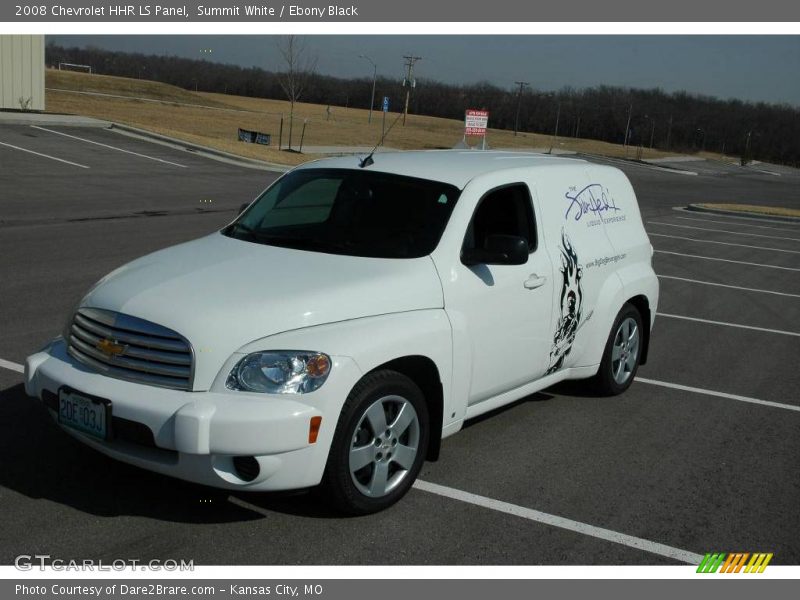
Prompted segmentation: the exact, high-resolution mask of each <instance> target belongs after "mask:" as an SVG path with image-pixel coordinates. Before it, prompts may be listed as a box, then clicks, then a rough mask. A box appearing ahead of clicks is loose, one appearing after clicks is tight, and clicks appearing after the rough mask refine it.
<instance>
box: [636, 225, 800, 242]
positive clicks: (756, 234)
mask: <svg viewBox="0 0 800 600" xmlns="http://www.w3.org/2000/svg"><path fill="white" fill-rule="evenodd" d="M647 223H648V225H662V226H664V227H680V228H681V229H699V230H700V231H716V232H717V233H730V234H731V235H747V236H750V237H760V238H768V239H771V240H790V241H792V242H800V238H794V237H782V236H778V235H766V234H764V233H750V232H749V231H730V230H729V229H714V228H711V227H697V226H696V225H680V224H678V223H662V222H660V221H648V222H647Z"/></svg>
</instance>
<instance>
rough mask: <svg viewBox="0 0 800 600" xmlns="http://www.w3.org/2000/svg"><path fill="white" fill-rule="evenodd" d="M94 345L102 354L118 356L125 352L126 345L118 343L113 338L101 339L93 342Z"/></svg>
mask: <svg viewBox="0 0 800 600" xmlns="http://www.w3.org/2000/svg"><path fill="white" fill-rule="evenodd" d="M95 347H96V348H97V349H98V350H100V352H102V353H103V354H106V355H108V356H109V357H111V356H120V355H121V354H122V353H123V352H125V348H126V346H124V345H122V344H118V343H117V342H115V341H114V340H107V339H102V340H100V341H98V342H97V343H96V344H95Z"/></svg>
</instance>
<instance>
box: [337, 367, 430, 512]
mask: <svg viewBox="0 0 800 600" xmlns="http://www.w3.org/2000/svg"><path fill="white" fill-rule="evenodd" d="M428 435H429V427H428V407H427V405H426V403H425V398H424V396H423V394H422V391H421V390H420V389H419V387H418V386H417V385H416V384H415V383H414V382H413V381H412V380H411V379H409V378H408V377H406V376H405V375H402V374H401V373H397V372H395V371H389V370H386V371H376V372H374V373H370V374H369V375H367V376H366V377H364V379H362V380H361V381H360V382H359V383H358V384H356V386H355V387H354V388H353V391H352V392H350V395H349V396H348V398H347V401H346V402H345V404H344V406H343V407H342V413H341V416H340V418H339V422H338V424H337V426H336V432H335V433H334V437H333V443H332V445H331V450H330V454H329V456H328V463H327V465H326V467H325V474H324V475H323V480H322V482H323V485H322V487H323V490H324V491H325V492H327V495H328V497H329V498H330V500H331V501H332V502H333V504H334V506H335V507H336V508H337V509H338V510H340V511H341V512H344V513H347V514H351V515H359V514H369V513H373V512H377V511H379V510H383V509H384V508H388V507H389V506H391V505H392V504H394V503H395V502H397V501H398V500H400V498H402V497H403V496H404V495H405V494H406V492H407V491H408V490H409V489H410V488H411V485H412V484H413V483H414V480H415V479H416V478H417V475H418V474H419V471H420V469H421V468H422V463H423V462H424V460H425V453H426V450H427V447H428Z"/></svg>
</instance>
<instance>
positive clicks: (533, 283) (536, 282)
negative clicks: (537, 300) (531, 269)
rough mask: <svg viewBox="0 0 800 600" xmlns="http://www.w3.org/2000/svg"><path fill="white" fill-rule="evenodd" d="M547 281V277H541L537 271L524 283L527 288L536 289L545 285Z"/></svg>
mask: <svg viewBox="0 0 800 600" xmlns="http://www.w3.org/2000/svg"><path fill="white" fill-rule="evenodd" d="M545 281H547V277H539V276H538V275H537V274H536V273H532V274H531V276H530V277H528V278H527V279H526V280H525V283H524V284H523V285H524V286H525V289H527V290H535V289H536V288H538V287H541V286H543V285H544V282H545Z"/></svg>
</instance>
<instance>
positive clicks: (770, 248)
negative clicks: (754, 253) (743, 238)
mask: <svg viewBox="0 0 800 600" xmlns="http://www.w3.org/2000/svg"><path fill="white" fill-rule="evenodd" d="M647 235H648V236H650V237H653V236H655V237H665V238H672V239H673V240H687V241H689V242H698V243H700V244H719V245H721V246H738V247H739V248H751V249H753V250H770V251H772V252H786V253H788V254H800V250H785V249H783V248H772V247H768V246H751V245H749V244H734V243H733V242H717V241H715V240H698V239H697V238H690V237H683V236H680V235H667V234H666V233H653V232H652V231H648V232H647Z"/></svg>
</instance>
